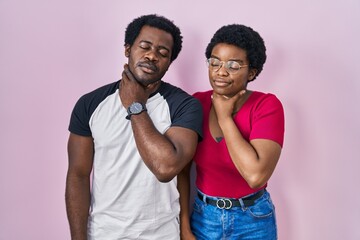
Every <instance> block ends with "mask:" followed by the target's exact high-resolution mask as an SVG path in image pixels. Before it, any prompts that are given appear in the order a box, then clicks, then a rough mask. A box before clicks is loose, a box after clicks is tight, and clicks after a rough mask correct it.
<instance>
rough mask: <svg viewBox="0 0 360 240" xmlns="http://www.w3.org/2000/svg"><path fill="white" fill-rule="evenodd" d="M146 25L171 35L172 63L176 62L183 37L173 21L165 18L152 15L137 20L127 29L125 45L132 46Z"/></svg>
mask: <svg viewBox="0 0 360 240" xmlns="http://www.w3.org/2000/svg"><path fill="white" fill-rule="evenodd" d="M145 25H147V26H150V27H154V28H158V29H160V30H163V31H165V32H167V33H170V34H171V36H172V37H173V42H174V44H173V48H172V51H171V58H170V62H172V61H174V60H175V59H176V58H177V56H178V55H179V53H180V51H181V48H182V36H181V32H180V29H179V28H178V27H177V26H176V25H175V24H174V23H173V22H172V21H170V20H169V19H167V18H165V17H163V16H159V15H156V14H150V15H143V16H140V17H138V18H135V19H134V20H133V21H132V22H131V23H129V25H128V26H127V28H126V31H125V45H130V46H132V45H133V43H134V42H135V39H136V38H137V36H138V35H139V33H140V31H141V29H142V27H143V26H145Z"/></svg>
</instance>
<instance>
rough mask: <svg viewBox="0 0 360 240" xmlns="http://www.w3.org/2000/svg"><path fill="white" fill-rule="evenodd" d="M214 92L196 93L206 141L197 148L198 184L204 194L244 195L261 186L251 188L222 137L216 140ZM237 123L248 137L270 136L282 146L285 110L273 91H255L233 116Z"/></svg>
mask: <svg viewBox="0 0 360 240" xmlns="http://www.w3.org/2000/svg"><path fill="white" fill-rule="evenodd" d="M211 94H212V90H211V91H207V92H197V93H195V94H194V97H196V98H197V99H199V101H200V102H201V104H202V107H203V111H204V120H203V121H204V122H203V140H202V141H201V142H200V143H199V145H198V147H197V151H196V154H195V156H194V161H195V163H196V173H197V177H196V186H197V188H198V189H199V190H200V191H202V192H203V193H205V194H207V195H210V196H214V197H226V198H241V197H243V196H246V195H249V194H251V193H254V192H256V191H258V190H260V189H262V188H265V187H266V184H265V186H263V187H261V188H259V189H252V188H250V186H249V185H248V184H247V182H246V181H245V179H244V178H243V177H242V176H241V175H240V173H239V171H238V170H237V169H236V167H235V165H234V163H233V162H232V160H231V158H230V154H229V152H228V150H227V147H226V141H225V139H223V140H222V141H220V142H219V143H217V142H216V141H215V140H214V139H213V137H212V136H211V133H210V129H209V112H210V108H211ZM234 121H235V124H236V126H237V127H238V128H239V130H240V132H241V134H242V136H243V137H244V139H245V140H247V141H250V140H252V139H259V138H261V139H269V140H272V141H275V142H277V143H279V144H280V146H281V147H282V146H283V141H284V130H285V129H284V128H285V121H284V110H283V107H282V104H281V102H280V101H279V99H278V98H277V97H276V96H275V95H273V94H265V93H261V92H256V91H254V92H252V94H251V95H250V96H249V98H248V99H247V101H246V102H245V103H244V104H243V106H242V107H241V109H240V110H239V111H238V113H237V114H236V115H235V116H234Z"/></svg>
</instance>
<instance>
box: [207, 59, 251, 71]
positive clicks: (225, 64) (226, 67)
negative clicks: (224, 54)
mask: <svg viewBox="0 0 360 240" xmlns="http://www.w3.org/2000/svg"><path fill="white" fill-rule="evenodd" d="M211 59H215V60H218V61H219V63H220V66H219V67H218V68H217V67H214V66H212V65H211V64H210V61H211ZM229 62H231V63H236V64H237V65H239V68H238V69H233V68H230V67H229V66H230V64H229ZM206 64H207V66H208V68H209V69H211V70H212V71H213V72H217V71H219V70H220V69H221V68H222V67H223V66H224V67H225V69H226V72H228V73H230V74H235V73H238V72H239V71H240V70H241V68H243V67H249V66H250V65H249V64H244V65H241V64H240V63H238V62H237V61H233V60H230V61H220V60H219V59H217V58H213V57H211V58H208V59H206ZM215 68H217V69H215Z"/></svg>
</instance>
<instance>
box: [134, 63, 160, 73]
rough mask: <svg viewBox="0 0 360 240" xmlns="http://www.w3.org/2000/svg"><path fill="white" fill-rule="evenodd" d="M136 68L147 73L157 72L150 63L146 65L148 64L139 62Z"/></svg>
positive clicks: (154, 66)
mask: <svg viewBox="0 0 360 240" xmlns="http://www.w3.org/2000/svg"><path fill="white" fill-rule="evenodd" d="M138 66H139V67H141V68H143V69H145V71H146V72H149V73H153V72H157V70H158V68H157V67H156V65H154V64H152V63H148V62H141V63H139V64H138Z"/></svg>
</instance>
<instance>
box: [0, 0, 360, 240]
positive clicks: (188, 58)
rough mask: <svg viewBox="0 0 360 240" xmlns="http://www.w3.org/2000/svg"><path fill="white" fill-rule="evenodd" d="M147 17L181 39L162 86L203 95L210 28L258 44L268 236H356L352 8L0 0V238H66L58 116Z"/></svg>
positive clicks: (321, 3) (109, 74)
mask: <svg viewBox="0 0 360 240" xmlns="http://www.w3.org/2000/svg"><path fill="white" fill-rule="evenodd" d="M148 13H158V14H161V15H165V16H166V17H168V18H170V19H173V20H174V21H175V23H176V24H177V25H179V27H180V28H181V30H182V32H183V35H184V46H183V51H182V52H181V53H180V56H179V58H178V59H177V60H176V61H175V62H174V64H173V65H172V67H171V68H170V71H169V72H168V74H167V75H166V76H165V80H166V81H168V82H170V83H173V84H175V85H178V86H180V87H183V88H184V89H185V90H187V91H188V92H189V93H193V92H195V91H200V90H207V89H209V88H210V85H209V84H208V78H207V69H206V66H205V63H204V62H205V57H204V51H205V47H206V45H207V43H208V41H209V40H210V38H211V36H212V35H213V33H214V32H215V30H217V29H218V28H219V27H220V26H222V25H224V24H230V23H235V22H236V23H242V24H245V25H249V26H251V27H253V28H254V29H255V30H257V31H259V33H260V34H261V35H262V36H263V38H264V39H265V42H266V44H267V49H268V51H267V53H268V61H267V63H266V65H265V68H264V71H263V73H262V74H261V75H260V76H259V77H258V79H256V80H255V82H253V83H251V84H250V85H249V88H250V89H254V90H255V89H256V90H259V91H264V92H273V93H275V94H276V95H277V96H278V97H279V98H280V99H281V100H282V102H283V104H284V107H285V111H286V136H285V145H284V150H283V153H282V156H281V159H280V162H279V165H278V167H277V169H276V171H275V173H274V175H273V177H272V179H271V181H270V182H269V189H270V192H271V194H272V197H273V200H274V202H275V204H276V206H277V219H278V228H279V239H286V240H287V239H291V240H312V239H314V240H319V239H327V240H338V239H346V240H355V239H360V228H359V218H360V191H359V190H357V189H358V186H357V185H359V183H360V175H359V174H358V171H359V169H360V157H359V151H360V141H359V136H360V128H359V123H360V112H359V109H360V108H359V106H358V105H359V104H360V96H359V93H360V91H359V90H360V65H359V55H360V48H359V43H360V24H359V23H360V2H359V1H358V0H342V1H338V0H317V1H314V0H303V1H301V3H298V1H288V0H274V1H259V0H254V1H239V0H237V1H205V0H197V1H194V0H192V1H189V0H184V1H172V0H168V1H160V0H153V1H128V2H125V1H119V0H117V1H116V0H107V1H95V0H87V1H85V0H78V1H69V0H63V1H51V0H32V1H25V0H23V1H21V0H0V114H1V115H0V123H1V124H0V149H1V150H0V163H1V165H0V166H1V167H0V194H1V195H0V240H9V239H36V240H39V239H40V240H42V239H44V240H45V239H46V240H48V239H51V240H63V239H69V231H68V223H67V219H66V214H65V203H64V188H65V175H66V169H67V154H66V142H67V137H68V131H67V126H68V122H69V116H70V112H71V110H72V107H73V105H74V104H75V101H76V100H77V99H78V97H80V95H82V94H84V93H86V92H88V91H90V90H93V89H94V88H96V87H99V86H102V85H104V84H106V83H109V82H112V81H115V80H117V79H119V77H120V74H121V71H122V65H123V64H124V63H125V57H124V48H123V41H124V30H125V27H126V25H127V24H128V23H129V22H130V21H131V20H132V19H133V18H135V17H137V16H139V15H142V14H148Z"/></svg>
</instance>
